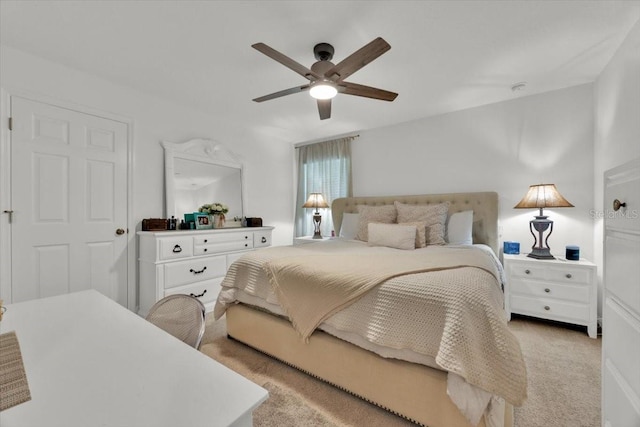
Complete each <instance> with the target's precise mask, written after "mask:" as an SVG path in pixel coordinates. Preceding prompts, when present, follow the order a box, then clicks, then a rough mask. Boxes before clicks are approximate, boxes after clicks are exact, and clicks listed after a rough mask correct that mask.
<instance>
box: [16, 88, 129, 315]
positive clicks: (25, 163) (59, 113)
mask: <svg viewBox="0 0 640 427" xmlns="http://www.w3.org/2000/svg"><path fill="white" fill-rule="evenodd" d="M11 116H12V131H11V210H12V214H11V259H12V261H11V293H12V300H13V302H14V303H15V302H20V301H25V300H30V299H34V298H43V297H47V296H52V295H58V294H63V293H67V292H74V291H79V290H84V289H96V290H98V291H100V292H101V293H103V294H104V295H106V296H108V297H110V298H111V299H113V300H115V301H117V302H119V303H120V304H122V305H124V306H127V302H128V301H127V287H128V283H127V281H128V279H127V259H128V256H127V240H128V238H127V186H128V184H127V151H128V149H127V145H128V142H127V138H128V136H127V135H128V125H127V124H126V123H122V122H118V121H114V120H110V119H106V118H103V117H98V116H95V115H91V114H86V113H81V112H78V111H73V110H70V109H67V108H62V107H58V106H54V105H50V104H44V103H40V102H35V101H31V100H27V99H24V98H20V97H15V96H12V97H11Z"/></svg>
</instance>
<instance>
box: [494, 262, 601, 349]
mask: <svg viewBox="0 0 640 427" xmlns="http://www.w3.org/2000/svg"><path fill="white" fill-rule="evenodd" d="M504 269H505V274H506V284H505V287H504V298H505V311H506V312H507V316H508V318H509V320H510V319H511V314H512V313H518V314H524V315H527V316H533V317H538V318H541V319H548V320H555V321H558V322H565V323H572V324H575V325H583V326H586V327H587V332H588V334H589V336H590V337H591V338H597V336H598V334H597V330H598V325H597V322H598V318H597V307H598V289H597V282H596V265H595V264H593V263H592V262H589V261H587V260H584V259H581V260H580V261H567V260H565V259H564V258H558V259H550V260H546V259H545V260H542V259H534V258H529V257H527V256H526V255H524V254H522V255H506V254H505V255H504Z"/></svg>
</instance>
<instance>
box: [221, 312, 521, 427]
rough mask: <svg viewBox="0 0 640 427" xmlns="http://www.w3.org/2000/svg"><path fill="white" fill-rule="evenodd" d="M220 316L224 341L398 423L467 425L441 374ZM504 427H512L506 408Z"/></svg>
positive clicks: (244, 315) (280, 325) (261, 315)
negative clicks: (328, 386) (309, 377)
mask: <svg viewBox="0 0 640 427" xmlns="http://www.w3.org/2000/svg"><path fill="white" fill-rule="evenodd" d="M226 316H227V334H228V335H229V337H230V338H233V339H235V340H237V341H240V342H242V343H244V344H246V345H248V346H250V347H253V348H255V349H257V350H259V351H261V352H263V353H265V354H267V355H269V356H271V357H274V358H276V359H278V360H280V361H283V362H285V363H287V364H288V365H291V366H293V367H295V368H297V369H299V370H301V371H303V372H305V373H307V374H309V375H312V376H314V377H316V378H319V379H321V380H323V381H326V382H328V383H330V384H332V385H334V386H336V387H338V388H340V389H343V390H345V391H347V392H349V393H351V394H353V395H355V396H358V397H360V398H362V399H364V400H366V401H368V402H370V403H373V404H375V405H377V406H380V407H382V408H384V409H386V410H388V411H390V412H393V413H395V414H397V415H399V416H401V417H403V418H406V419H408V420H410V421H413V422H415V423H417V424H421V425H424V426H429V427H470V425H471V424H470V423H469V422H468V421H467V419H466V418H465V417H464V416H463V415H462V413H461V412H460V411H459V410H458V408H457V407H456V406H455V405H454V404H453V402H452V401H451V400H450V399H449V396H448V395H447V373H446V372H445V371H440V370H437V369H433V368H429V367H427V366H423V365H418V364H415V363H410V362H405V361H402V360H397V359H386V358H383V357H380V356H378V355H376V354H375V353H372V352H370V351H367V350H364V349H361V348H359V347H357V346H355V345H353V344H351V343H348V342H346V341H343V340H340V339H338V338H335V337H333V336H331V335H329V334H327V333H325V332H322V331H318V330H316V331H315V332H314V333H313V334H312V335H311V337H310V339H309V343H307V344H305V343H304V342H303V340H302V339H301V338H300V337H299V336H298V334H297V333H296V331H295V330H294V329H293V328H292V327H291V324H290V323H289V322H288V321H287V320H285V319H283V318H280V317H277V316H274V315H271V314H269V313H266V312H264V311H261V310H257V309H254V308H251V307H249V306H246V305H243V304H235V305H232V306H230V307H228V308H227V312H226ZM504 425H505V427H513V406H512V405H510V404H509V403H507V404H506V410H505V423H504ZM479 427H485V423H484V420H482V421H481V423H480V424H479Z"/></svg>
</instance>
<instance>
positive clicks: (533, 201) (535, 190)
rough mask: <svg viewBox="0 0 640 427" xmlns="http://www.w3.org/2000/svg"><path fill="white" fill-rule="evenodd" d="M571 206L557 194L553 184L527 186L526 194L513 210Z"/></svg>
mask: <svg viewBox="0 0 640 427" xmlns="http://www.w3.org/2000/svg"><path fill="white" fill-rule="evenodd" d="M572 207H573V205H572V204H571V203H569V201H568V200H567V199H565V198H564V197H562V194H560V193H559V192H558V189H557V188H556V186H555V184H537V185H531V186H529V191H527V194H525V196H524V197H523V198H522V200H520V202H518V204H517V205H515V206H514V208H515V209H532V208H536V209H542V208H572Z"/></svg>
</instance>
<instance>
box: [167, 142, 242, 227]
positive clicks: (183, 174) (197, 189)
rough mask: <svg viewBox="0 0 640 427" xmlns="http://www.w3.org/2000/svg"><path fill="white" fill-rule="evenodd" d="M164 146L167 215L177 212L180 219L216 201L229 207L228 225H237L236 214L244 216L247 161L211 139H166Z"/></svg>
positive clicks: (176, 214)
mask: <svg viewBox="0 0 640 427" xmlns="http://www.w3.org/2000/svg"><path fill="white" fill-rule="evenodd" d="M162 146H163V148H164V150H165V189H166V194H165V196H166V217H167V218H170V217H172V216H175V218H176V219H177V220H178V223H180V220H182V219H184V214H186V213H193V212H198V208H200V207H201V206H202V205H205V204H213V203H221V204H224V205H227V207H228V208H229V212H227V213H226V214H225V216H226V219H227V223H226V224H227V226H234V224H233V219H234V217H238V218H241V217H243V216H244V192H243V189H244V184H243V182H242V179H243V176H242V174H243V165H242V162H241V161H240V160H239V159H238V157H237V156H236V155H235V154H234V153H232V152H231V151H229V150H228V149H227V148H226V147H225V146H224V145H223V144H220V143H217V142H215V141H212V140H208V139H192V140H189V141H186V142H182V143H173V142H168V141H162ZM230 223H231V224H230ZM237 224H239V222H238V223H236V224H235V226H237Z"/></svg>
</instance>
